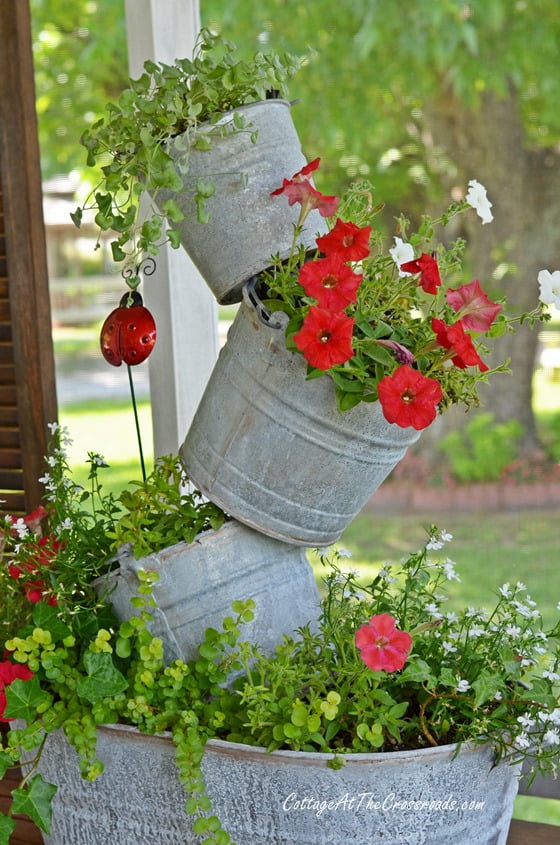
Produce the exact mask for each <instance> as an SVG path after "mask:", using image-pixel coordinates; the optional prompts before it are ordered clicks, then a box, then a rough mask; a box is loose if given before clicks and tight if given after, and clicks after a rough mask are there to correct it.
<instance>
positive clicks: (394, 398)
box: [377, 364, 443, 431]
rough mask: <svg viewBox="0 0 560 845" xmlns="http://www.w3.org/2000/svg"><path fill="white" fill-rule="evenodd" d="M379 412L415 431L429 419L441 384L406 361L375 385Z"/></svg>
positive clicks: (427, 423)
mask: <svg viewBox="0 0 560 845" xmlns="http://www.w3.org/2000/svg"><path fill="white" fill-rule="evenodd" d="M377 392H378V395H379V401H380V402H381V407H382V409H383V416H384V417H385V419H386V420H387V422H390V423H396V424H397V425H400V426H401V428H408V427H409V426H412V428H415V429H416V430H417V431H421V430H422V429H423V428H426V427H427V426H429V425H430V423H432V422H433V421H434V420H435V418H436V415H437V404H438V402H440V401H441V398H442V396H443V391H442V389H441V385H440V384H439V382H437V381H436V380H435V379H433V378H428V377H427V376H425V375H423V374H422V373H420V372H418V370H413V369H412V367H409V366H408V365H407V364H402V365H401V366H400V367H397V369H396V370H395V372H394V373H393V375H392V376H384V377H383V378H382V379H381V381H380V382H379V384H378V385H377Z"/></svg>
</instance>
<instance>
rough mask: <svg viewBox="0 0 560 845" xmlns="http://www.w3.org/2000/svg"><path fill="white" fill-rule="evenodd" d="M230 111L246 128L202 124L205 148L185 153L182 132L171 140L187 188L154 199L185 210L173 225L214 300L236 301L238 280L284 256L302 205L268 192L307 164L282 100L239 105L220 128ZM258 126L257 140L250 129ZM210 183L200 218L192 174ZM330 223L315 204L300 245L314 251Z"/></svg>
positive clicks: (229, 121)
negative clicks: (206, 139)
mask: <svg viewBox="0 0 560 845" xmlns="http://www.w3.org/2000/svg"><path fill="white" fill-rule="evenodd" d="M235 115H239V116H241V117H242V118H243V119H244V120H245V121H246V124H247V130H246V131H234V132H232V131H230V132H226V133H225V134H224V135H223V136H222V137H220V136H219V135H218V134H217V130H216V125H210V124H205V125H203V126H201V127H200V129H199V132H200V134H205V133H206V134H208V136H209V137H210V139H211V141H210V143H211V146H210V149H208V150H204V151H202V150H197V149H193V148H192V147H190V149H189V150H188V152H187V151H186V144H187V140H186V139H185V138H183V137H182V136H181V135H179V136H178V137H177V138H176V139H174V141H173V142H172V143H171V144H170V146H169V150H168V151H169V153H170V155H171V156H172V157H173V158H174V159H175V160H176V162H177V168H178V170H179V172H183V173H184V175H185V190H184V191H183V192H181V193H179V194H174V193H171V192H170V191H166V190H161V191H159V193H158V194H157V197H156V201H161V202H163V201H165V200H167V199H173V200H174V201H175V202H176V203H177V205H178V206H179V207H180V208H181V210H182V211H183V212H184V214H185V215H186V217H185V219H184V220H183V221H182V222H181V223H179V224H177V223H173V221H171V225H172V226H173V227H174V228H177V229H178V230H179V232H180V238H181V243H182V245H183V247H184V248H185V250H186V251H187V252H188V254H189V255H190V257H191V259H192V260H193V262H194V264H196V266H197V267H198V269H199V271H200V273H201V274H202V276H203V278H204V279H205V281H206V283H207V284H208V286H209V287H210V289H211V290H212V292H213V293H214V295H215V297H216V299H217V300H218V302H222V303H228V302H239V300H240V299H241V292H242V287H243V283H244V282H246V281H247V279H249V278H250V277H251V276H254V275H255V274H257V273H260V272H262V271H263V270H265V269H266V268H267V267H269V266H270V264H271V256H273V255H279V256H280V257H281V258H287V257H288V255H289V253H290V249H291V246H292V242H293V236H294V225H295V224H296V223H297V219H298V216H299V210H300V206H299V205H297V204H296V205H294V206H289V205H288V201H287V199H286V197H284V196H278V197H271V196H270V194H271V191H274V190H275V189H276V188H279V187H281V185H282V182H283V180H284V179H290V178H291V176H293V174H294V173H296V172H297V171H298V170H301V168H302V167H303V166H304V165H305V164H306V163H307V161H306V159H305V157H304V155H303V153H302V151H301V144H300V140H299V137H298V134H297V131H296V128H295V126H294V122H293V120H292V115H291V109H290V104H289V103H288V102H287V101H286V100H281V99H278V100H266V101H265V102H259V103H252V104H250V105H246V106H240V107H239V108H236V109H234V110H233V111H231V112H228V113H226V114H225V115H224V116H223V117H222V118H221V119H220V121H219V123H218V126H219V127H221V128H222V129H223V128H224V127H228V126H230V127H231V128H232V129H233V119H234V116H235ZM253 132H257V138H256V142H255V143H254V142H253V141H252V140H251V133H253ZM199 179H200V180H202V181H204V182H207V183H212V184H213V185H214V186H215V194H214V196H212V197H210V198H209V199H208V200H207V201H206V210H207V212H208V213H209V214H210V220H209V221H208V222H207V223H199V222H198V221H197V216H196V211H197V209H196V204H195V201H194V198H193V194H194V189H195V186H196V182H197V180H199ZM326 231H327V225H326V222H325V220H324V219H323V217H321V215H320V214H319V212H318V211H316V210H313V211H312V212H311V213H310V215H309V216H308V218H307V219H306V221H305V223H304V224H303V228H302V231H301V234H300V235H299V239H298V243H299V244H304V245H305V246H306V247H308V248H310V249H316V244H315V238H316V236H317V234H325V233H326Z"/></svg>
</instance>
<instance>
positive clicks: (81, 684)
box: [77, 651, 128, 704]
mask: <svg viewBox="0 0 560 845" xmlns="http://www.w3.org/2000/svg"><path fill="white" fill-rule="evenodd" d="M84 667H85V670H86V672H87V675H88V676H87V678H80V680H79V681H78V685H77V692H78V695H79V696H81V697H82V698H85V699H86V700H87V701H89V702H90V703H91V704H95V703H96V702H97V701H101V699H102V698H105V697H111V696H114V695H118V694H119V693H120V692H123V690H125V689H126V688H127V686H128V681H127V680H126V678H125V677H124V675H122V674H121V672H119V670H118V669H116V668H115V665H114V664H113V658H112V656H111V655H110V654H108V653H107V652H101V653H100V654H94V653H93V652H91V651H87V652H86V653H85V655H84Z"/></svg>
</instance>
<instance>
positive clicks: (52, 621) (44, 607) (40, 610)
mask: <svg viewBox="0 0 560 845" xmlns="http://www.w3.org/2000/svg"><path fill="white" fill-rule="evenodd" d="M33 622H34V623H35V625H36V626H37V627H38V628H44V629H45V631H49V633H50V634H51V636H52V638H53V641H55V642H58V641H59V640H64V639H66V637H69V636H70V634H71V633H72V631H71V630H70V628H69V627H68V625H65V624H64V622H61V620H60V619H59V618H58V609H57V608H56V607H52V606H51V605H48V604H46V603H45V602H38V603H37V604H36V605H35V608H34V610H33Z"/></svg>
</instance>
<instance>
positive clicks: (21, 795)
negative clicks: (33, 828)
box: [12, 775, 57, 833]
mask: <svg viewBox="0 0 560 845" xmlns="http://www.w3.org/2000/svg"><path fill="white" fill-rule="evenodd" d="M56 790H57V787H56V786H54V784H52V783H47V781H46V780H43V778H42V776H41V775H35V777H34V778H32V779H31V780H30V781H29V784H28V785H27V787H25V788H24V789H14V791H13V792H12V796H13V799H14V800H13V804H12V812H14V813H16V814H20V813H23V814H25V815H27V816H29V817H30V818H31V819H32V820H33V821H34V822H35V824H36V825H37V827H40V828H41V830H43V831H44V832H45V833H49V831H50V829H51V822H52V799H53V798H54V796H55V793H56Z"/></svg>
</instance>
